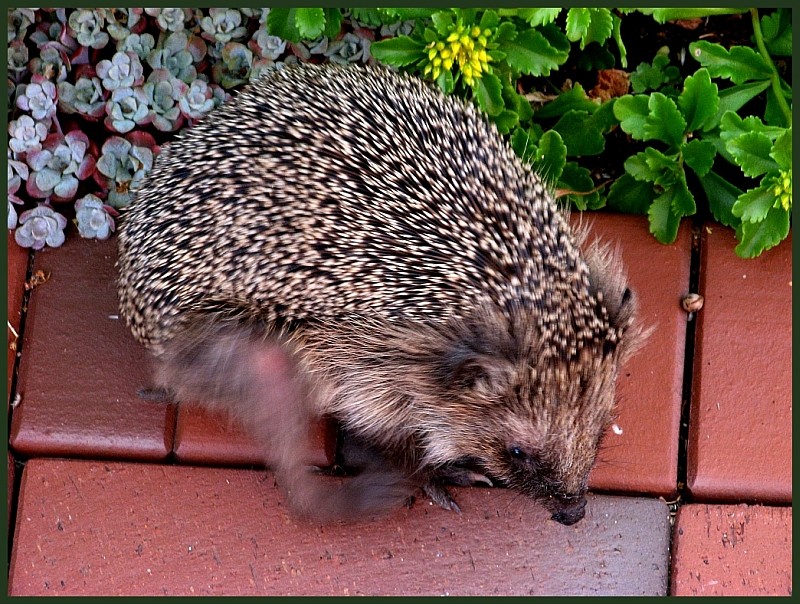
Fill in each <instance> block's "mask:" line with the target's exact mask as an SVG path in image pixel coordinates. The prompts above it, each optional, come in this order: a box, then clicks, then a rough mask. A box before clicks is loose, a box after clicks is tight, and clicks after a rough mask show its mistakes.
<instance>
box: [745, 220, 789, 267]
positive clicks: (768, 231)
mask: <svg viewBox="0 0 800 604" xmlns="http://www.w3.org/2000/svg"><path fill="white" fill-rule="evenodd" d="M788 234H789V213H788V212H787V211H786V210H784V209H783V208H770V210H769V212H767V215H766V217H765V218H764V220H762V221H761V222H742V239H741V242H740V243H739V245H737V246H736V253H737V254H738V255H739V256H740V257H742V258H755V257H756V256H758V255H760V254H761V253H762V252H763V251H765V250H768V249H769V248H771V247H775V246H776V245H778V244H779V243H780V242H781V241H783V240H784V239H786V236H787V235H788Z"/></svg>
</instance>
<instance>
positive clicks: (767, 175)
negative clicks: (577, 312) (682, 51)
mask: <svg viewBox="0 0 800 604" xmlns="http://www.w3.org/2000/svg"><path fill="white" fill-rule="evenodd" d="M751 14H752V22H753V29H754V37H755V40H756V46H757V50H754V49H752V48H749V47H745V46H733V47H731V48H730V49H726V48H724V47H722V46H721V45H719V44H712V43H709V42H705V41H698V42H694V43H692V44H690V46H689V50H690V53H691V56H693V57H694V58H695V59H696V60H697V61H698V62H700V64H701V65H702V67H701V68H700V69H699V70H697V71H696V72H695V73H694V74H693V75H692V76H689V77H688V78H687V79H686V80H685V82H684V85H683V88H682V90H681V91H680V93H679V94H678V95H677V96H668V95H667V94H664V93H663V92H652V93H650V94H637V95H628V96H625V97H622V98H620V99H618V100H617V102H616V104H615V106H614V114H615V116H616V117H617V118H618V119H619V121H620V127H621V128H622V129H623V130H624V131H625V132H626V133H628V134H629V135H630V136H631V137H632V138H633V139H635V140H638V141H643V142H648V143H650V144H651V145H652V146H648V147H647V148H646V149H645V150H644V151H642V152H640V153H637V154H635V155H633V156H632V157H630V158H629V159H628V160H627V161H626V162H625V174H624V175H622V176H621V177H620V178H619V179H618V180H617V181H616V182H615V183H614V184H613V185H612V187H611V189H610V191H609V194H608V203H609V205H611V206H612V207H615V208H617V209H621V210H624V211H634V212H637V211H638V212H644V211H646V212H647V214H648V216H649V219H650V230H651V232H652V233H653V234H654V235H655V236H656V238H657V239H658V240H659V241H662V242H664V243H669V242H672V241H674V239H675V237H676V236H677V231H678V226H679V224H680V220H681V218H682V217H684V216H691V215H693V214H695V212H696V209H697V205H696V194H697V193H699V192H701V191H702V192H704V193H705V197H706V199H707V201H708V207H709V210H710V211H711V213H712V215H713V216H714V217H715V218H716V219H717V220H719V221H720V222H721V223H723V224H725V225H728V226H731V227H733V228H735V229H736V235H737V238H738V239H739V244H738V245H737V247H736V252H737V254H739V255H740V256H742V257H753V256H757V255H759V254H761V253H762V252H763V251H764V250H766V249H769V248H770V247H773V246H775V245H777V244H778V243H779V242H780V241H782V240H783V239H785V238H786V236H787V235H788V233H789V228H790V215H791V208H792V167H791V155H792V146H791V119H792V116H791V110H790V108H789V104H788V103H789V100H790V99H791V88H790V87H789V86H788V84H786V82H784V81H783V80H782V79H781V78H780V76H779V75H778V71H777V69H776V68H775V65H774V64H773V62H772V59H771V57H770V54H769V51H768V50H767V48H766V42H767V41H769V42H770V44H772V46H773V47H774V48H775V49H777V50H779V51H785V50H787V49H789V48H790V47H791V44H790V43H789V44H787V37H788V36H790V33H788V32H789V31H790V30H789V28H788V27H786V26H785V25H782V22H785V21H786V20H788V19H787V17H786V15H785V13H782V12H781V11H778V12H776V13H774V14H773V15H770V16H768V17H765V18H762V19H761V20H759V18H758V13H757V11H756V10H753V11H751ZM761 23H766V24H767V25H768V31H769V33H770V36H769V37H767V38H765V37H764V35H763V33H762V30H761ZM665 67H666V64H665V63H664V61H663V59H659V57H656V60H654V62H653V65H652V66H649V67H647V66H646V67H644V68H642V67H641V66H640V69H639V70H637V73H639V74H640V75H641V79H640V80H639V83H638V88H639V90H647V89H649V88H656V87H659V86H661V85H663V84H665V83H666V82H668V81H669V80H670V78H669V77H667V76H666V72H665V69H664V68H665ZM712 78H716V79H722V80H729V81H730V82H731V83H732V85H731V86H727V87H726V88H724V89H722V90H720V88H719V87H718V86H717V84H715V83H713V82H712ZM635 89H636V88H635ZM764 91H767V102H766V109H765V119H767V120H768V121H770V122H772V123H773V124H774V125H769V126H768V125H765V124H764V121H762V120H761V119H760V118H758V117H755V116H749V117H746V118H744V119H743V118H741V117H740V116H739V115H738V113H737V112H738V111H739V110H741V109H742V108H743V107H744V106H745V105H746V104H747V103H748V102H749V101H751V100H753V99H754V98H755V97H757V96H758V95H759V94H761V93H762V92H764ZM653 143H657V146H656V145H655V144H653ZM720 158H721V159H720ZM725 162H727V163H729V164H733V165H735V166H737V167H738V168H739V169H740V170H741V172H742V174H743V176H744V177H746V178H747V179H755V178H759V179H760V180H759V181H758V183H757V184H755V185H754V186H753V187H751V188H748V189H747V190H745V191H742V190H740V189H739V188H738V187H737V186H735V185H733V184H731V183H730V182H729V181H728V180H727V179H726V178H724V177H723V176H721V175H720V173H719V170H716V171H715V169H714V168H715V167H716V166H720V167H721V168H723V169H724V163H725ZM687 168H688V169H689V170H690V171H691V172H693V173H694V175H695V176H696V181H697V182H699V183H700V187H694V191H693V190H692V189H693V188H692V187H690V184H689V182H690V181H689V178H687V172H686V169H687ZM698 189H699V190H698Z"/></svg>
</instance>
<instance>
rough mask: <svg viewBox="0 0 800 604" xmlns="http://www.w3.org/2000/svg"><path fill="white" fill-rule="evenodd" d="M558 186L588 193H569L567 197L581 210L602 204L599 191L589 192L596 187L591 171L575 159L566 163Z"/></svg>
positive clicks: (594, 207)
mask: <svg viewBox="0 0 800 604" xmlns="http://www.w3.org/2000/svg"><path fill="white" fill-rule="evenodd" d="M558 188H560V189H567V190H569V191H576V192H579V193H586V195H575V194H570V195H567V199H569V200H570V201H572V203H574V204H575V206H576V207H577V208H578V209H579V210H581V211H583V210H586V209H589V208H592V209H596V208H598V207H600V206H602V203H601V200H600V193H598V192H597V191H593V192H592V193H589V191H591V190H592V189H594V181H593V180H592V175H591V172H589V170H587V169H586V168H584V167H583V166H579V165H578V164H577V163H575V162H574V161H570V162H567V163H566V164H564V169H563V170H562V172H561V178H560V179H559V181H558Z"/></svg>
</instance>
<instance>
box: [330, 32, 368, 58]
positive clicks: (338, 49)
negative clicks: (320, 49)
mask: <svg viewBox="0 0 800 604" xmlns="http://www.w3.org/2000/svg"><path fill="white" fill-rule="evenodd" d="M369 46H370V41H369V40H368V39H367V38H362V37H361V36H357V35H355V34H353V33H350V32H348V33H346V34H345V35H344V36H342V38H341V39H340V40H336V41H335V42H331V43H330V44H329V45H328V50H327V51H326V52H325V56H326V57H328V59H330V61H331V62H332V63H339V64H343V65H346V64H348V63H366V62H367V61H369V59H370V54H369Z"/></svg>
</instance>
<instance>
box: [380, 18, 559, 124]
mask: <svg viewBox="0 0 800 604" xmlns="http://www.w3.org/2000/svg"><path fill="white" fill-rule="evenodd" d="M500 12H502V11H494V10H484V11H479V10H476V9H465V10H461V9H450V10H440V11H436V12H432V13H431V14H430V18H429V24H425V25H420V26H418V27H416V28H415V30H414V31H413V32H412V33H411V35H409V36H397V37H395V38H390V39H387V40H382V41H380V42H376V43H375V44H373V45H372V54H373V56H374V57H375V58H376V59H378V60H380V61H383V62H385V63H388V64H390V65H394V66H396V67H402V68H406V69H407V70H409V71H415V70H416V71H417V72H419V74H420V75H421V76H422V77H426V78H428V79H431V80H433V81H435V82H436V84H437V85H438V86H439V88H440V89H441V90H442V91H444V92H445V93H446V94H450V93H453V92H457V93H459V94H460V95H462V96H465V97H466V98H471V99H474V100H475V101H476V102H477V103H478V105H479V106H480V108H481V109H483V111H484V112H486V114H487V115H488V116H489V118H490V119H491V120H492V121H493V122H494V123H495V125H496V126H497V128H498V130H499V131H500V132H501V133H509V132H510V131H511V130H512V129H513V128H514V127H515V126H517V125H518V124H519V123H520V122H524V121H527V120H529V119H530V117H531V116H532V112H531V108H530V103H529V102H528V101H527V100H526V99H525V98H524V97H523V96H522V95H520V94H519V93H518V92H517V90H516V88H515V86H514V84H515V83H516V81H517V79H518V78H519V77H520V76H521V75H530V76H547V75H550V73H551V71H552V70H554V69H557V68H558V66H559V65H561V64H563V63H564V62H565V61H566V60H567V57H568V56H569V49H570V43H569V40H568V39H567V37H566V35H565V34H564V32H562V31H561V30H560V29H559V28H557V27H555V26H553V25H552V24H549V23H548V24H540V25H538V26H537V27H530V26H528V25H527V24H526V23H525V21H524V20H523V19H521V18H519V15H518V14H516V11H511V12H509V13H508V14H507V15H504V16H503V17H502V18H501V16H500ZM400 16H402V17H409V16H410V14H402V15H400ZM526 16H528V15H527V14H526ZM540 21H541V19H540Z"/></svg>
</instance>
